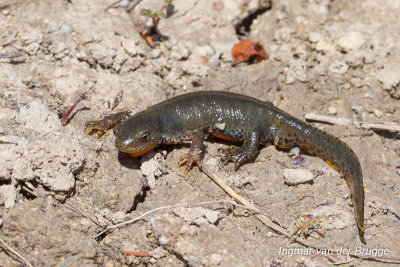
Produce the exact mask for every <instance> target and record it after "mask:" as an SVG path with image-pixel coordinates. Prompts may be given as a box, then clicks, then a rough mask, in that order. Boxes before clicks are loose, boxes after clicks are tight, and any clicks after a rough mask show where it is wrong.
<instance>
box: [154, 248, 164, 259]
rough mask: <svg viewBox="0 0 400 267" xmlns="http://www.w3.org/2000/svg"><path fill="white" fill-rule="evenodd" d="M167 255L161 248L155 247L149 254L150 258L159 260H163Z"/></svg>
mask: <svg viewBox="0 0 400 267" xmlns="http://www.w3.org/2000/svg"><path fill="white" fill-rule="evenodd" d="M166 255H167V253H166V252H165V250H163V249H162V248H161V247H157V248H155V249H154V250H153V251H152V252H151V256H152V257H153V258H155V259H160V258H163V257H165V256H166Z"/></svg>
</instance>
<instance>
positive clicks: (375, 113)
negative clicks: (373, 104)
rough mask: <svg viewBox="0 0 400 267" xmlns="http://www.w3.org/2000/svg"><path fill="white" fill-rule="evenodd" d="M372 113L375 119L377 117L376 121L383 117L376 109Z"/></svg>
mask: <svg viewBox="0 0 400 267" xmlns="http://www.w3.org/2000/svg"><path fill="white" fill-rule="evenodd" d="M373 113H374V115H375V117H377V118H378V119H380V118H382V116H383V112H382V111H380V110H379V109H376V108H375V109H374V110H373Z"/></svg>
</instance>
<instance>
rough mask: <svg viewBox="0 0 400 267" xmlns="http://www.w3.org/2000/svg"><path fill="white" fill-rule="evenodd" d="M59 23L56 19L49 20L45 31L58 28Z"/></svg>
mask: <svg viewBox="0 0 400 267" xmlns="http://www.w3.org/2000/svg"><path fill="white" fill-rule="evenodd" d="M58 25H59V23H58V22H57V21H56V20H51V21H50V22H49V24H47V32H48V33H52V32H55V31H56V30H57V29H58Z"/></svg>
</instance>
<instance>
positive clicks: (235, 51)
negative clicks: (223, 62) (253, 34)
mask: <svg viewBox="0 0 400 267" xmlns="http://www.w3.org/2000/svg"><path fill="white" fill-rule="evenodd" d="M231 54H232V57H233V65H236V64H238V63H240V62H248V63H249V64H251V63H254V62H255V63H259V62H261V61H262V60H264V59H268V58H269V56H268V54H267V52H266V51H265V49H264V47H263V46H262V45H261V44H260V43H259V42H257V43H254V42H252V41H250V40H240V41H239V43H237V44H235V45H234V46H233V47H232V51H231Z"/></svg>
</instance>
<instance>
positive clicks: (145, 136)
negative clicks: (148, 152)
mask: <svg viewBox="0 0 400 267" xmlns="http://www.w3.org/2000/svg"><path fill="white" fill-rule="evenodd" d="M136 138H137V139H139V140H141V141H147V140H149V133H148V132H147V131H143V132H140V133H138V134H137V136H136Z"/></svg>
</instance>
